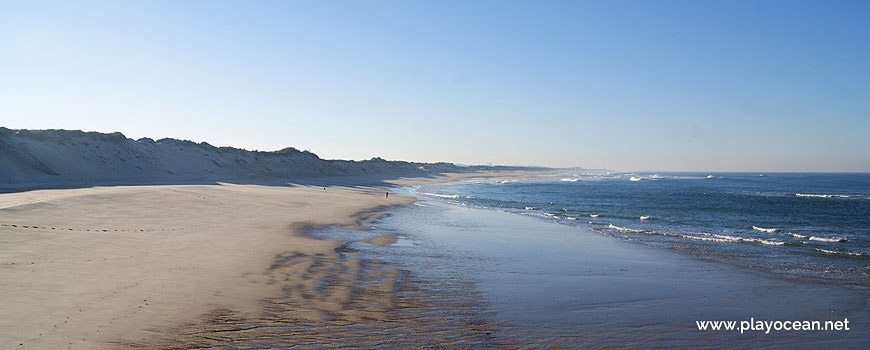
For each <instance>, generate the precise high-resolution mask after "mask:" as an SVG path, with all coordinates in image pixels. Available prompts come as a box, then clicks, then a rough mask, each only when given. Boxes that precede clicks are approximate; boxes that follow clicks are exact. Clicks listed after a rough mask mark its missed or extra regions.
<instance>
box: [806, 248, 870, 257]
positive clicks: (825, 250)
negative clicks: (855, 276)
mask: <svg viewBox="0 0 870 350" xmlns="http://www.w3.org/2000/svg"><path fill="white" fill-rule="evenodd" d="M816 250H817V251H820V252H822V253H825V254H832V255H851V256H866V255H865V254H864V253H860V252H849V251H840V250H828V249H819V248H816Z"/></svg>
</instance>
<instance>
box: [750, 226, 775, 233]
mask: <svg viewBox="0 0 870 350" xmlns="http://www.w3.org/2000/svg"><path fill="white" fill-rule="evenodd" d="M752 229H753V230H756V231H761V232H767V233H774V232H776V231H779V229H776V228H764V227H758V226H754V225H753V226H752Z"/></svg>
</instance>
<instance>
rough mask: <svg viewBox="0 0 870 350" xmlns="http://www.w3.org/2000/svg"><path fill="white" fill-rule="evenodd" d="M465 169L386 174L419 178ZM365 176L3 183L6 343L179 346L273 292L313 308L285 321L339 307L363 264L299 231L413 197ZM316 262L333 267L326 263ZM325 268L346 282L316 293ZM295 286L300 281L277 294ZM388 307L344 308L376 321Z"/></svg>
mask: <svg viewBox="0 0 870 350" xmlns="http://www.w3.org/2000/svg"><path fill="white" fill-rule="evenodd" d="M469 175H470V174H458V175H454V176H441V177H437V178H416V179H414V178H412V179H396V180H391V181H392V182H394V183H396V184H409V183H426V182H432V181H447V180H449V179H452V178H461V177H463V176H469ZM313 182H318V184H317V185H314V184H313ZM372 183H378V184H384V183H383V182H380V180H373V179H361V178H358V177H357V178H341V177H333V178H323V179H319V180H317V179H312V180H309V181H308V184H306V185H286V184H285V185H283V186H259V185H234V184H229V183H222V184H218V185H161V186H114V187H92V188H77V189H51V190H35V191H27V192H18V193H6V194H2V195H0V224H2V227H0V230H2V236H0V237H2V244H3V247H4V249H3V250H2V252H0V266H2V271H3V273H2V274H0V300H2V304H0V310H2V314H3V315H4V317H3V318H2V320H0V322H2V324H0V332H2V333H0V339H2V346H0V347H3V348H22V349H46V348H72V349H93V348H183V347H186V346H188V345H190V344H200V343H208V339H209V338H208V336H207V335H208V334H211V333H212V332H211V330H213V327H215V326H220V327H223V326H226V324H225V323H226V322H221V321H219V319H220V318H219V317H218V316H220V315H224V316H225V317H229V316H227V315H233V317H237V318H253V319H260V318H262V315H264V312H265V310H266V307H267V306H268V305H267V304H268V303H265V301H266V300H269V298H275V297H279V296H283V297H284V298H285V299H287V300H284V302H283V303H284V304H285V305H286V304H287V303H288V302H290V301H291V300H296V299H298V300H296V302H300V301H302V300H303V299H304V301H305V304H306V305H307V307H306V308H304V309H293V310H285V311H286V312H287V313H291V314H292V316H287V317H284V319H296V320H309V321H323V320H329V319H332V318H335V317H336V315H339V314H341V313H342V312H343V310H344V308H345V306H346V305H347V304H348V301H349V300H350V299H351V288H350V287H352V286H354V285H355V284H354V279H355V278H357V276H358V274H357V273H356V272H355V271H357V270H358V269H359V261H354V260H353V259H350V260H341V259H339V256H338V253H337V252H336V248H338V247H339V246H340V245H341V244H342V242H340V241H330V240H320V239H314V238H311V237H307V236H306V235H304V234H303V231H304V230H305V228H307V227H315V226H325V225H342V226H347V227H350V228H355V229H365V226H364V225H365V222H366V221H367V220H371V219H372V218H373V217H368V216H366V215H365V214H364V213H366V212H371V211H374V210H378V209H380V208H384V207H385V206H396V205H406V204H410V203H412V202H413V201H415V199H413V198H411V197H407V196H396V195H391V196H389V198H386V196H385V192H386V191H388V189H386V188H384V187H372V186H371V185H370V184H372ZM360 184H362V185H360ZM366 184H369V185H368V186H366ZM374 218H376V216H375V217H374ZM291 258H292V259H295V260H293V263H292V264H289V261H290V260H292V259H291ZM326 261H328V262H326ZM321 264H333V265H331V266H332V267H331V268H326V269H322V268H321V267H320V266H321ZM318 268H320V269H321V270H318ZM355 269H356V270H355ZM338 271H344V272H343V273H340V274H337V273H336V272H338ZM389 273H395V272H394V271H393V272H389ZM326 279H332V280H339V281H342V284H343V285H344V286H345V288H343V289H342V290H332V291H330V292H329V293H327V292H324V291H323V290H321V289H320V288H322V287H323V285H322V284H323V283H324V282H323V281H325V280H326ZM395 279H396V277H395V276H393V277H392V280H395ZM387 280H390V279H389V278H388V279H387ZM384 284H385V286H384V287H383V288H386V289H385V290H384V291H383V292H378V293H375V292H372V293H370V294H372V295H375V294H377V295H380V296H379V297H378V298H382V297H383V295H384V293H386V294H387V297H386V299H384V300H390V298H389V296H388V295H389V293H390V290H391V289H390V288H391V287H389V286H388V285H387V283H386V282H384ZM289 289H294V290H296V291H297V292H296V293H295V294H294V295H292V296H289V297H288V296H287V295H286V293H283V294H282V291H286V290H289ZM288 298H289V299H288ZM294 298H295V299H294ZM382 299H383V298H382ZM273 306H274V305H273ZM388 310H390V309H389V308H385V309H382V310H381V311H380V313H379V314H378V313H375V314H366V315H359V314H357V315H353V316H347V317H356V319H359V317H367V318H369V319H378V317H382V318H383V317H386V316H384V315H386V314H387V313H389V312H388ZM273 311H274V310H273ZM216 317H218V318H217V320H218V321H216ZM342 317H343V316H342ZM207 330H208V331H207ZM206 331H207V332H206ZM323 334H324V333H322V332H317V334H315V335H314V337H315V338H316V337H319V336H320V335H323ZM324 336H325V335H324ZM311 341H312V342H314V340H311Z"/></svg>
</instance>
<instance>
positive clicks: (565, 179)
mask: <svg viewBox="0 0 870 350" xmlns="http://www.w3.org/2000/svg"><path fill="white" fill-rule="evenodd" d="M579 180H580V179H578V178H570V177H566V178H563V179H560V180H559V181H564V182H577V181H579Z"/></svg>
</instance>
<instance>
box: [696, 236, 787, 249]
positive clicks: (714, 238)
mask: <svg viewBox="0 0 870 350" xmlns="http://www.w3.org/2000/svg"><path fill="white" fill-rule="evenodd" d="M701 234H702V235H704V236H706V237H698V236H684V237H686V238H693V239H695V238H694V237H697V238H701V239H702V240H711V241H714V242H726V243H737V242H747V243H761V244H764V245H772V246H780V245H784V244H785V242H781V241H771V240H766V239H760V238H747V237H737V236H729V235H720V234H715V233H701ZM704 238H709V239H704Z"/></svg>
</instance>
